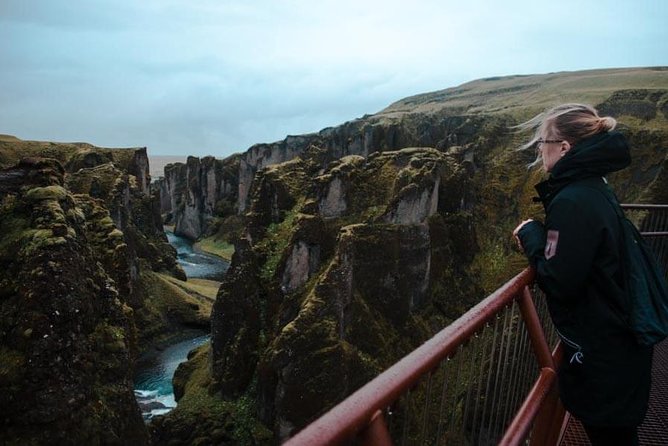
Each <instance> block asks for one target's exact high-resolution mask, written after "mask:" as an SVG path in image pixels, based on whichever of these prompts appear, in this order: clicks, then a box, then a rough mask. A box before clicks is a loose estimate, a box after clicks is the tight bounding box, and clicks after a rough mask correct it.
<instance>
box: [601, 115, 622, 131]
mask: <svg viewBox="0 0 668 446" xmlns="http://www.w3.org/2000/svg"><path fill="white" fill-rule="evenodd" d="M598 126H599V129H600V131H601V132H609V131H610V130H613V129H614V128H615V127H616V126H617V120H616V119H615V118H613V117H612V116H604V117H602V118H599V121H598Z"/></svg>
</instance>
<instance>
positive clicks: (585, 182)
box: [513, 104, 652, 446]
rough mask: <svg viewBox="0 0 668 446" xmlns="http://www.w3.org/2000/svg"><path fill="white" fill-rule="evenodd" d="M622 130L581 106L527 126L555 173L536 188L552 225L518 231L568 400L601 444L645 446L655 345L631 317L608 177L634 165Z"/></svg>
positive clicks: (532, 224) (534, 224)
mask: <svg viewBox="0 0 668 446" xmlns="http://www.w3.org/2000/svg"><path fill="white" fill-rule="evenodd" d="M615 126H616V121H615V119H614V118H611V117H600V116H599V115H598V112H597V111H596V110H595V109H594V108H593V107H590V106H588V105H583V104H564V105H560V106H558V107H555V108H552V109H550V110H548V111H546V112H544V113H541V114H540V115H538V116H536V117H535V118H533V119H532V120H530V121H528V122H526V123H524V124H522V125H521V126H520V127H521V128H523V129H533V130H535V134H534V137H533V139H532V140H531V141H530V142H529V143H527V144H526V145H525V146H524V148H528V147H536V148H537V150H538V153H539V159H542V163H543V169H544V170H545V171H546V172H547V173H549V174H550V175H549V178H548V179H547V180H546V181H543V182H542V183H539V184H538V185H536V190H537V192H538V195H539V199H540V201H541V202H542V203H543V205H544V207H545V223H544V224H543V223H540V222H538V221H534V220H525V221H523V222H522V223H520V224H519V225H518V226H517V228H515V230H514V231H513V235H514V236H515V237H516V239H517V241H518V243H519V245H520V248H521V249H523V250H524V252H525V254H526V255H527V257H528V259H529V262H530V264H531V265H532V266H534V267H535V269H536V274H537V281H538V285H539V286H540V288H541V289H542V290H543V291H544V292H545V294H546V296H547V303H548V308H549V311H550V316H551V318H552V321H553V322H554V325H555V326H556V328H557V330H558V333H559V336H560V337H561V340H562V344H563V347H564V352H565V354H564V359H563V361H562V363H561V364H560V365H559V389H560V396H561V400H562V402H563V404H564V406H565V407H566V409H567V410H568V411H569V412H570V413H571V414H572V415H574V416H575V417H576V418H578V419H579V420H580V421H581V422H582V424H583V425H584V427H585V430H586V431H587V435H588V436H589V438H590V440H591V442H592V444H593V445H594V446H597V445H637V444H638V434H637V427H638V426H639V425H640V423H641V422H642V420H643V418H644V416H645V413H646V411H647V405H648V400H649V388H650V381H651V364H652V348H651V347H646V346H641V345H639V344H638V343H637V342H636V341H635V339H634V336H633V334H632V332H631V330H630V328H629V325H628V323H627V319H626V311H625V310H624V302H625V297H624V296H625V295H624V289H623V276H622V271H621V268H620V249H621V246H620V241H619V240H620V227H619V221H618V218H617V215H616V213H615V209H614V208H613V207H612V206H611V204H610V202H609V201H608V198H606V195H605V194H612V191H611V190H610V188H609V187H608V185H607V181H606V179H605V175H607V174H608V173H610V172H615V171H618V170H621V169H623V168H625V167H627V166H628V165H629V164H630V162H631V158H630V154H629V147H628V145H627V143H626V141H625V139H624V137H623V136H622V134H621V133H619V132H615V131H614V128H615ZM537 161H538V160H537Z"/></svg>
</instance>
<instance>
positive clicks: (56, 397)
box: [0, 161, 148, 445]
mask: <svg viewBox="0 0 668 446" xmlns="http://www.w3.org/2000/svg"><path fill="white" fill-rule="evenodd" d="M27 164H28V165H29V166H30V167H27V166H26V163H23V164H22V166H23V169H24V173H25V175H23V182H17V183H16V187H14V188H13V189H12V190H8V191H6V192H7V193H6V194H3V197H2V202H1V205H0V226H1V228H0V231H1V232H0V234H1V235H0V265H1V266H2V267H1V268H0V285H1V286H0V289H1V290H2V292H1V299H0V333H2V337H1V340H2V341H1V344H0V355H1V356H2V363H3V370H2V375H1V376H2V379H1V381H0V386H1V387H2V391H1V392H0V393H1V394H2V398H1V399H2V404H0V418H1V419H2V429H0V442H2V443H8V444H52V443H58V444H118V445H121V444H128V443H132V444H147V442H148V436H147V432H146V429H145V426H144V423H143V421H142V418H141V414H140V412H139V408H138V407H137V404H136V402H135V399H134V394H133V390H132V367H128V364H131V362H132V357H133V355H132V351H133V350H135V349H136V345H134V342H135V340H134V336H135V335H134V331H133V328H134V324H133V322H132V318H131V315H132V310H131V308H130V307H129V306H128V304H127V302H126V301H125V295H123V294H120V293H119V290H118V288H117V287H116V281H115V280H114V279H113V278H112V277H111V276H110V275H109V274H107V272H106V271H105V269H104V267H103V265H105V264H106V265H109V264H110V263H113V262H114V261H116V260H118V261H122V259H123V258H124V255H123V254H122V251H123V249H124V246H125V245H124V244H123V241H122V233H121V232H120V231H118V230H117V229H116V227H115V226H114V225H113V224H110V225H105V224H104V221H105V219H106V220H107V221H109V222H111V219H110V217H109V214H108V213H107V212H106V210H104V209H103V208H100V207H97V206H95V203H94V199H91V198H89V197H76V196H73V195H71V194H70V193H69V192H68V191H67V190H66V189H65V188H63V185H64V181H63V178H62V170H60V169H57V168H55V169H50V168H48V167H45V166H47V165H49V164H50V162H48V161H43V162H32V163H27ZM31 167H32V168H35V169H38V171H37V172H35V170H34V169H31ZM10 171H11V170H10ZM5 172H7V171H5ZM14 172H16V170H14ZM105 231H106V232H105ZM97 239H106V240H108V241H109V245H108V248H109V249H110V250H112V251H111V252H109V253H108V254H105V252H106V251H104V250H100V249H95V248H94V246H93V243H91V240H97ZM95 243H100V242H95ZM116 254H119V255H118V256H116ZM125 271H127V269H125ZM119 274H122V273H120V272H119V273H118V274H116V277H117V278H118V277H120V276H119Z"/></svg>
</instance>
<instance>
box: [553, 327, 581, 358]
mask: <svg viewBox="0 0 668 446" xmlns="http://www.w3.org/2000/svg"><path fill="white" fill-rule="evenodd" d="M555 330H556V331H557V335H559V338H560V339H561V341H562V342H563V343H564V344H565V345H566V346H567V347H569V348H570V349H572V350H575V352H574V353H573V354H572V355H571V358H570V360H569V361H568V362H569V363H570V364H573V363H578V364H582V361H584V353H583V351H582V346H581V345H580V344H578V343H577V342H575V341H573V340H572V339H570V338H569V337H567V336H564V334H563V333H562V332H560V331H559V329H558V328H555Z"/></svg>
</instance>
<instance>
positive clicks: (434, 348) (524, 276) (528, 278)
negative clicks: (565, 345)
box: [286, 268, 560, 446]
mask: <svg viewBox="0 0 668 446" xmlns="http://www.w3.org/2000/svg"><path fill="white" fill-rule="evenodd" d="M533 280H534V272H533V270H531V269H529V268H527V269H526V270H524V271H522V272H521V273H520V274H518V275H517V276H515V277H514V278H513V279H512V280H510V281H509V282H507V283H506V284H505V285H503V286H502V287H501V288H499V289H498V290H497V291H496V292H494V293H493V294H491V295H490V296H489V297H487V298H486V299H484V300H483V301H482V302H480V303H479V304H477V305H476V306H474V307H473V308H472V309H470V310H469V311H468V312H466V313H465V314H464V315H463V316H461V317H460V318H459V319H457V320H456V321H455V322H453V323H452V324H451V325H449V326H448V327H446V328H445V329H443V330H442V331H441V332H439V333H438V334H436V335H435V336H434V337H433V338H431V339H430V340H429V341H427V342H425V343H424V344H423V345H422V346H421V347H419V348H418V349H416V350H414V351H413V352H412V353H410V354H409V355H408V356H406V357H404V358H403V359H402V360H400V361H399V362H398V363H396V364H395V365H394V366H392V367H391V368H389V369H388V370H386V371H385V372H383V373H381V374H380V375H379V376H377V377H376V378H375V379H374V380H372V381H371V382H369V383H368V384H366V385H365V386H364V387H362V388H361V389H359V390H358V391H357V392H355V393H353V394H352V395H351V396H349V397H348V398H347V399H346V400H344V401H343V402H342V403H340V404H339V405H338V406H336V407H334V408H333V409H332V410H331V411H329V412H328V413H327V414H325V415H324V416H322V417H321V418H319V419H318V420H316V421H315V422H313V423H312V424H311V425H309V426H307V427H306V428H305V429H304V430H302V431H301V432H299V433H298V434H297V435H296V436H295V437H293V438H292V439H290V440H288V442H287V443H286V445H289V446H298V445H304V446H306V445H308V446H312V445H344V444H350V443H351V442H352V441H353V439H355V438H357V439H361V440H363V442H362V444H370V445H390V444H392V441H391V438H390V432H389V429H388V427H387V424H386V422H385V416H384V414H385V413H386V412H387V411H388V408H391V407H392V405H393V404H394V403H395V402H396V401H397V400H398V399H399V397H400V396H402V395H404V394H406V393H408V392H409V391H410V390H411V389H412V388H415V387H416V386H417V385H418V384H419V383H420V381H421V380H422V379H423V378H425V377H426V376H428V375H429V374H432V373H434V372H435V370H436V369H437V368H438V367H439V365H440V364H441V363H442V362H443V361H445V360H447V359H448V358H452V357H453V356H454V355H455V354H456V353H457V350H458V349H459V348H460V346H463V345H464V344H466V343H467V342H468V341H469V340H470V339H471V338H473V337H474V336H475V335H476V333H479V332H480V331H481V330H483V328H484V327H485V325H486V324H488V323H490V322H492V321H494V319H495V318H496V317H497V315H499V314H500V313H502V312H504V311H506V310H507V307H508V306H511V305H512V304H513V303H514V302H517V303H518V304H519V308H520V313H521V317H522V319H523V320H524V322H525V324H526V328H527V332H528V334H529V339H530V343H531V346H532V347H533V351H534V353H535V355H536V358H537V359H538V363H539V366H540V374H539V376H538V379H537V380H536V381H535V383H534V386H533V388H532V389H531V391H530V392H529V394H528V396H527V397H526V398H525V403H524V404H523V405H522V406H521V408H520V409H519V411H518V412H517V415H516V416H515V418H514V420H513V421H512V423H511V424H510V427H509V428H508V429H507V431H506V433H505V435H504V436H503V438H502V439H501V441H500V444H504V445H516V444H520V443H521V442H522V441H523V440H524V439H525V438H526V437H527V435H528V433H529V431H530V430H531V427H532V424H534V423H533V422H534V420H537V423H536V427H535V428H534V429H533V431H534V434H533V436H532V437H533V438H534V440H532V441H536V443H535V444H550V439H552V440H551V441H552V443H554V441H555V440H556V436H558V434H559V431H558V430H559V428H560V426H557V427H556V431H555V428H554V426H553V425H554V423H553V419H554V418H553V416H554V414H555V413H556V412H558V411H559V408H558V407H557V406H558V398H557V396H556V392H555V391H554V387H555V386H554V383H555V380H556V372H555V366H554V364H555V361H554V357H553V354H552V353H550V348H549V346H548V343H547V341H546V337H545V334H544V332H543V329H542V326H541V321H540V320H539V318H538V315H537V312H536V308H535V306H534V303H533V300H532V295H531V292H530V290H529V287H530V286H531V285H532V284H533ZM471 368H472V369H473V368H476V367H475V366H474V367H471ZM518 379H519V378H518ZM488 381H489V379H488ZM467 399H468V396H467ZM546 402H549V403H550V404H546ZM541 416H542V417H543V418H545V419H546V421H547V422H546V423H541ZM483 418H484V416H483ZM539 437H540V438H539Z"/></svg>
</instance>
